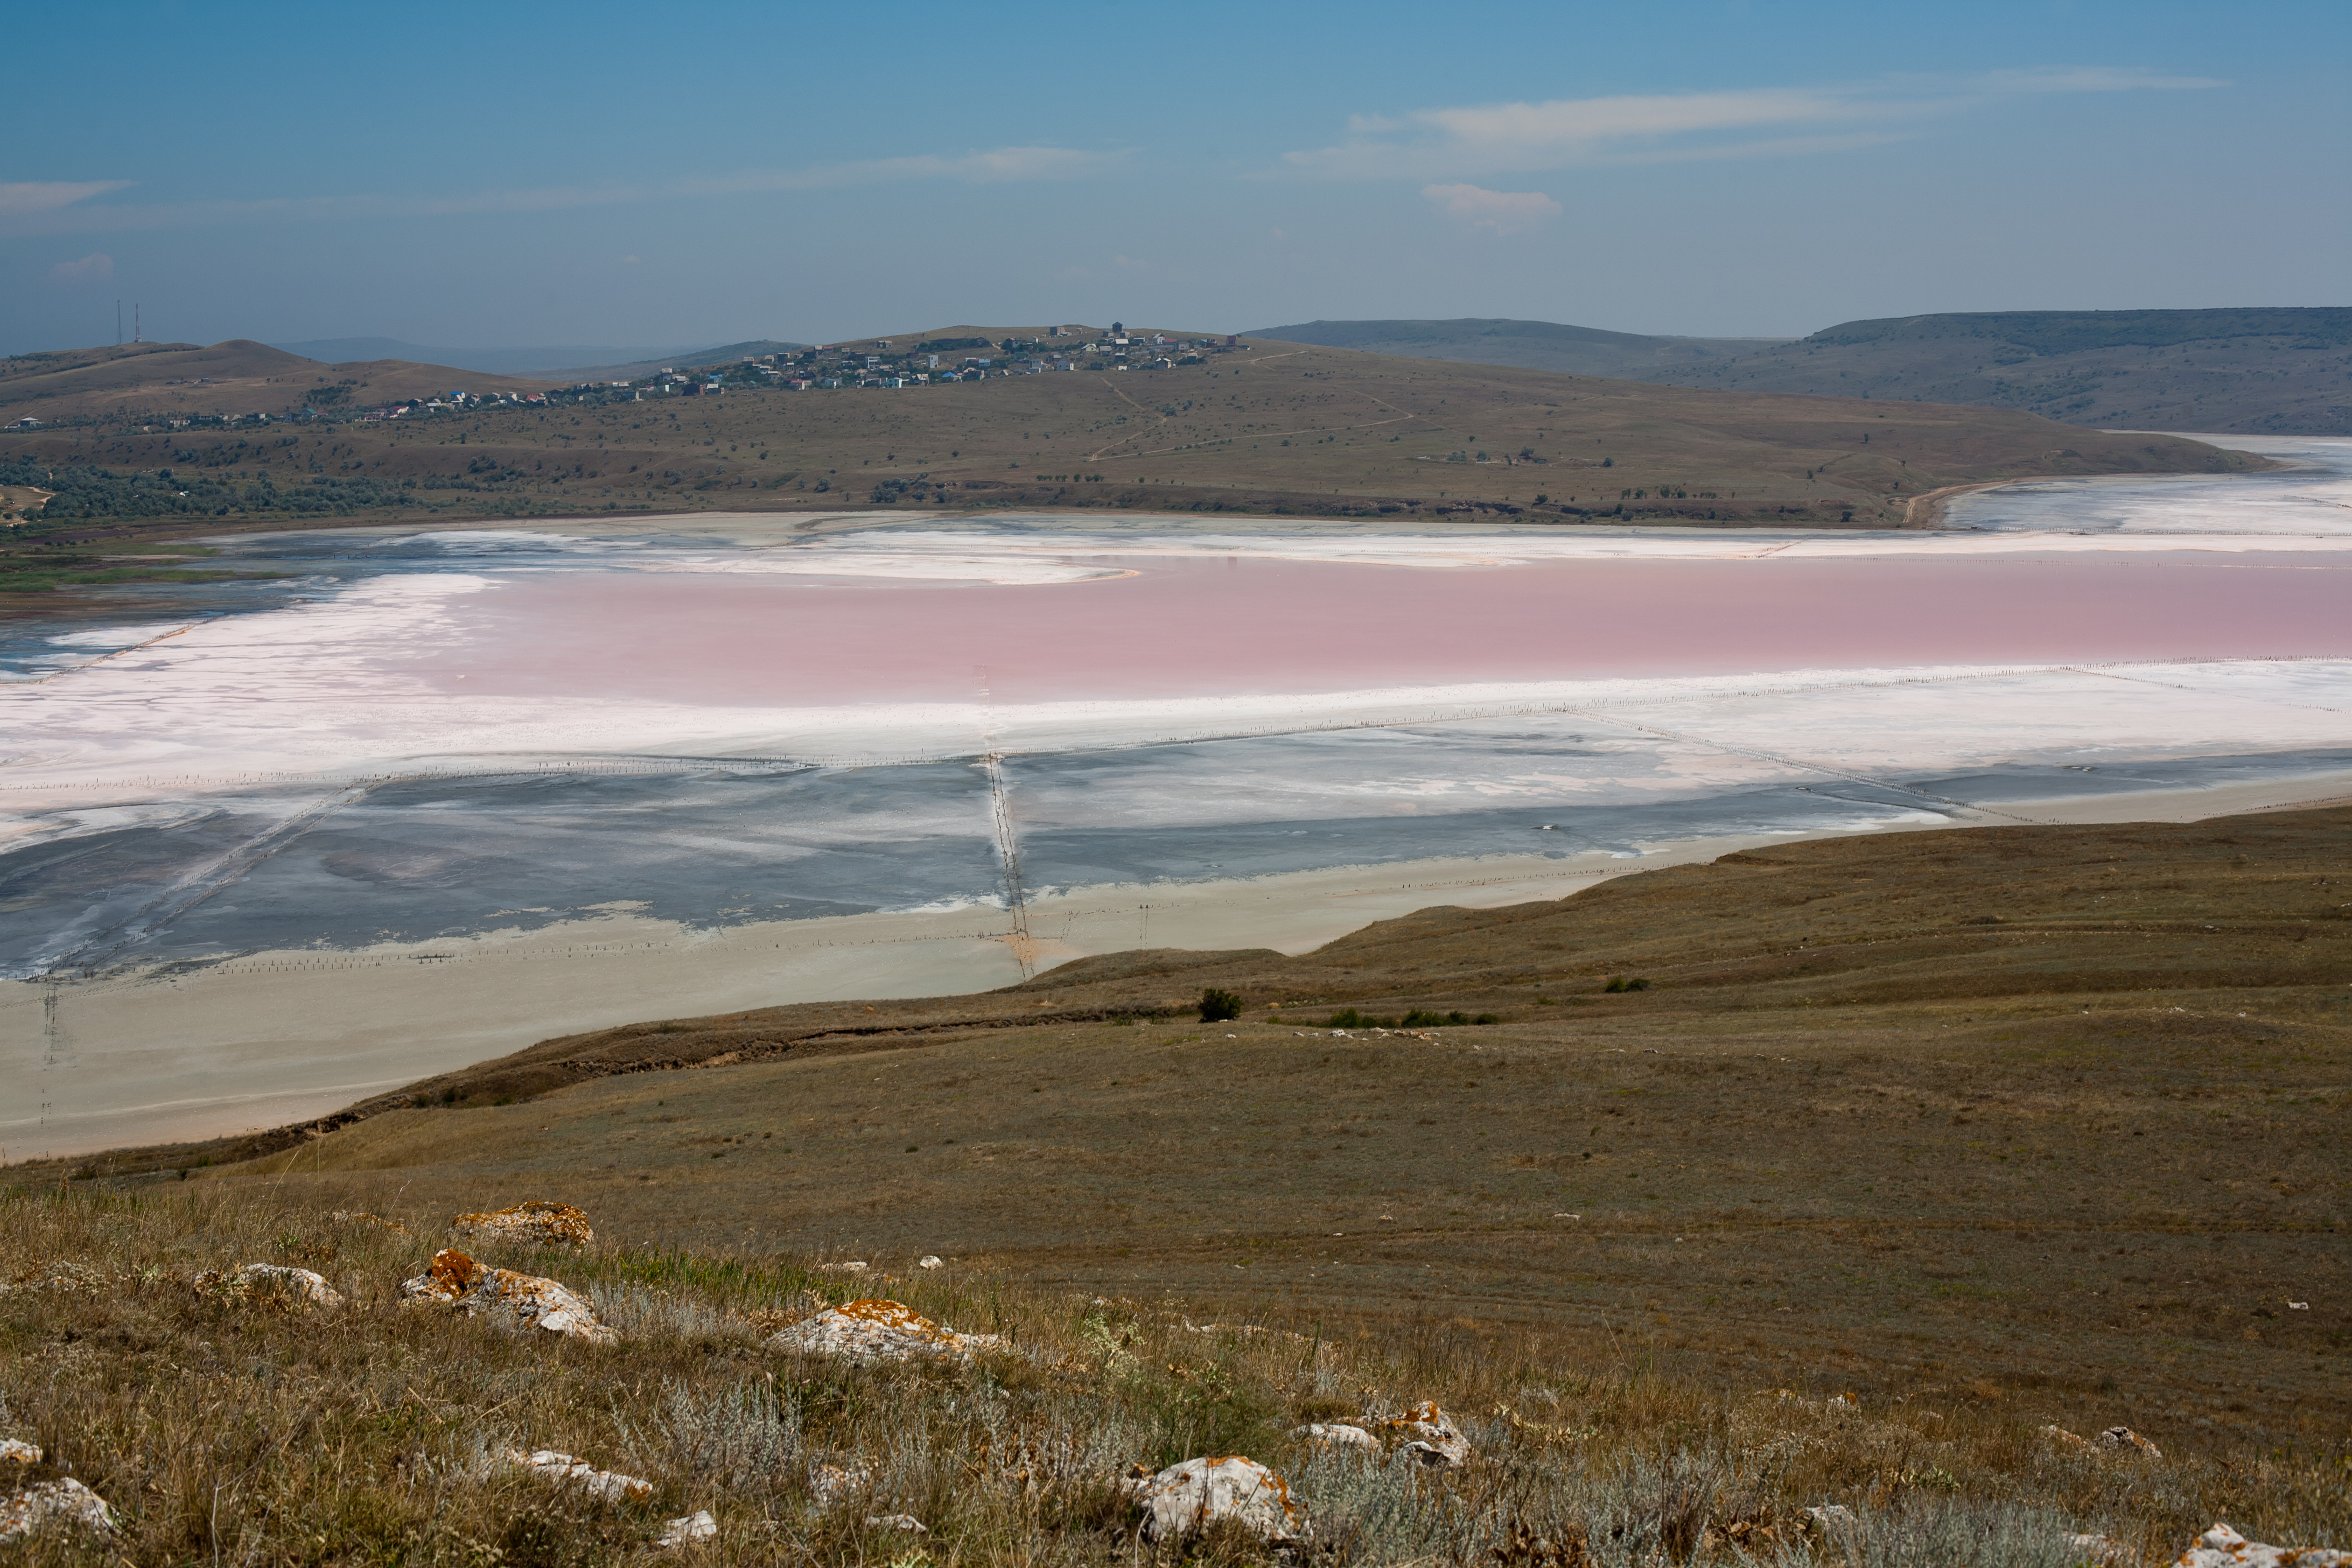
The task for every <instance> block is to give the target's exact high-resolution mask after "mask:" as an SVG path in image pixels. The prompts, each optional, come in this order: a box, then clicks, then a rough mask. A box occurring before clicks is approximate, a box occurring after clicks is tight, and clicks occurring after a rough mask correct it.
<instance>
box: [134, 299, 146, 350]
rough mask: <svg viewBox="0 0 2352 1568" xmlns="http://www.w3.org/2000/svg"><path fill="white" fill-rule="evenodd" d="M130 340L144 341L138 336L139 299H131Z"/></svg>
mask: <svg viewBox="0 0 2352 1568" xmlns="http://www.w3.org/2000/svg"><path fill="white" fill-rule="evenodd" d="M143 341H144V340H142V338H141V337H140V336H139V301H138V300H131V342H134V343H135V342H143Z"/></svg>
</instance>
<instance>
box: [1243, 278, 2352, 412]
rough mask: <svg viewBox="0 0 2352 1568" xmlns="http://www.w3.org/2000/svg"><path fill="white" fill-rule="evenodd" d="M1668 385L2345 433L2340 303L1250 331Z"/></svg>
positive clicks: (2348, 351)
mask: <svg viewBox="0 0 2352 1568" xmlns="http://www.w3.org/2000/svg"><path fill="white" fill-rule="evenodd" d="M1257 335H1259V336H1262V337H1268V338H1276V339H1280V340H1283V341H1285V342H1312V343H1326V344H1330V345H1332V346H1335V347H1344V348H1355V349H1362V350H1364V351H1366V352H1368V353H1381V354H1406V355H1412V356H1413V357H1416V358H1428V359H1440V360H1462V361H1468V362H1471V363H1479V364H1509V365H1520V366H1524V367H1526V368H1528V369H1530V370H1550V371H1562V372H1566V373H1568V374H1575V375H1613V376H1625V377H1629V378H1632V379H1633V380H1638V381H1659V382H1667V383H1671V384H1675V385H1679V386H1705V387H1717V388H1721V389H1724V390H1727V391H1728V390H1735V389H1736V390H1739V391H1745V392H1798V393H1808V394H1813V395H1823V396H1831V397H1863V396H1868V397H1870V398H1872V399H1874V400H1876V399H1882V398H1885V399H1899V400H1902V401H1905V402H1913V401H1918V400H1922V399H1924V400H1925V401H1927V402H1929V403H1959V404H1972V405H1979V406H1984V407H1993V408H2015V409H2022V410H2024V411H2026V412H2028V413H2032V414H2038V415H2041V416H2043V417H2045V418H2049V419H2055V420H2061V421H2063V422H2065V423H2067V424H2070V425H2075V426H2104V427H2106V428H2109V429H2114V428H2118V427H2120V428H2124V429H2131V430H2187V431H2205V432H2214V431H2243V432H2247V433H2249V434H2263V435H2286V434H2302V435H2334V436H2344V435H2352V397H2347V395H2346V392H2345V383H2346V380H2347V372H2352V310H2346V309H2343V308H2341V307H2336V308H2321V309H2288V310H1999V311H1984V312H1979V313H1973V314H1946V315H1927V316H1907V317H1902V318H1897V319H1894V320H1889V321H1845V322H1842V323H1840V324H1839V325H1837V326H1833V327H1824V328H1823V329H1822V330H1821V331H1818V332H1814V333H1812V334H1811V335H1810V336H1807V337H1803V338H1797V339H1788V340H1780V341H1769V340H1761V339H1751V340H1745V341H1743V340H1739V339H1727V338H1667V337H1642V336H1637V335H1635V334H1633V333H1627V332H1603V331H1592V330H1591V329H1590V328H1584V327H1566V326H1560V325H1559V324H1557V323H1555V322H1551V321H1486V320H1475V319H1472V320H1458V321H1307V322H1302V323H1300V324H1299V325H1297V326H1292V327H1274V328H1269V329H1267V330H1266V331H1264V332H1262V333H1259V334H1257Z"/></svg>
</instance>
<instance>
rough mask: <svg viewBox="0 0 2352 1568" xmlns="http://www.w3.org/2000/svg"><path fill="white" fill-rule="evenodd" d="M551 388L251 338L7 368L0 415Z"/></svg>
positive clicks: (9, 362) (153, 412) (272, 408)
mask: <svg viewBox="0 0 2352 1568" xmlns="http://www.w3.org/2000/svg"><path fill="white" fill-rule="evenodd" d="M550 385H551V383H549V382H545V381H534V380H528V379H523V378H519V377H515V376H504V375H488V374H482V373H481V372H478V371H468V370H460V369H457V368H456V367H454V366H451V365H446V364H414V363H409V362H408V361H405V360H397V359H377V360H358V361H345V362H342V363H334V364H328V363H320V361H317V360H311V359H305V358H303V357H302V356H301V355H299V354H293V353H287V352H286V351H285V350H283V349H274V348H271V347H270V346H269V345H268V343H257V342H253V341H252V340H250V339H247V338H232V339H230V340H229V341H228V342H223V343H214V344H212V345H211V346H209V347H203V346H200V345H198V344H195V343H124V344H120V345H117V346H113V347H107V348H94V349H71V350H64V351H60V352H58V353H26V354H11V355H9V356H8V357H7V358H5V359H0V408H5V409H6V410H7V412H8V417H9V419H10V420H11V421H13V420H14V419H16V418H18V417H23V416H31V417H34V418H38V419H41V420H45V421H48V422H51V423H55V422H58V421H64V420H74V419H80V418H93V417H108V416H133V417H144V416H166V417H168V416H173V415H190V416H194V415H215V414H291V413H293V412H295V411H297V410H298V409H300V408H302V407H304V406H305V405H315V406H322V407H343V406H363V405H372V404H380V403H394V402H405V401H407V400H408V399H410V398H416V397H428V396H431V395H435V394H437V393H443V392H449V391H452V390H456V389H460V388H462V389H463V390H465V391H467V392H475V393H489V392H539V391H544V390H546V389H547V388H548V387H549V386H550Z"/></svg>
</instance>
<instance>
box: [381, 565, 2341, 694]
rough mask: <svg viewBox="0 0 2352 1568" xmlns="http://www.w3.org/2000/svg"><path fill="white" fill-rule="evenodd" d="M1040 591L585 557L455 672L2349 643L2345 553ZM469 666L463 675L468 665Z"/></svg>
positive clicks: (495, 595)
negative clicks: (714, 570) (699, 571)
mask: <svg viewBox="0 0 2352 1568" xmlns="http://www.w3.org/2000/svg"><path fill="white" fill-rule="evenodd" d="M1117 564H1121V565H1125V566H1129V567H1132V568H1134V569H1135V572H1136V574H1135V575H1132V576H1127V577H1119V578H1115V579H1110V580H1106V581H1094V582H1085V583H1067V584H1051V585H1045V586H1029V585H1022V586H999V585H992V584H976V585H975V584H897V583H879V582H874V581H870V580H869V581H863V582H855V583H841V582H816V581H811V580H809V579H805V578H793V577H785V576H769V577H753V576H743V577H729V576H685V575H659V574H630V573H611V572H604V571H594V570H588V571H583V572H581V573H578V574H564V575H555V576H548V577H538V578H522V579H516V580H512V581H509V582H505V583H502V584H499V586H498V587H496V588H495V589H493V590H491V591H489V592H488V593H484V594H480V595H472V596H470V597H469V598H467V600H466V601H464V602H463V603H462V604H459V605H456V606H454V608H455V610H456V613H457V616H459V619H460V622H461V626H462V630H461V632H460V635H458V636H457V637H453V638H452V639H450V640H449V641H448V642H446V643H444V644H442V645H440V646H438V647H435V648H431V649H425V650H418V651H416V652H415V653H413V654H411V655H409V656H407V658H406V659H404V662H412V661H413V663H414V664H415V665H416V666H418V667H421V668H422V671H423V673H425V675H426V677H427V678H428V679H431V680H432V681H434V682H436V683H437V684H441V685H444V686H446V688H447V689H451V690H459V689H462V690H464V691H467V692H468V693H470V694H472V695H475V696H484V695H516V696H528V695H534V694H537V695H547V696H556V695H567V694H594V695H603V696H610V697H626V698H638V699H656V700H669V701H678V702H691V703H697V704H703V705H721V706H730V705H782V706H799V705H807V704H826V703H837V702H858V701H889V700H906V701H919V700H969V699H971V697H973V696H975V695H976V694H977V692H978V690H979V689H980V683H981V681H982V679H983V677H982V675H981V674H980V673H979V672H981V671H985V676H984V679H985V682H986V685H987V688H988V689H989V692H990V694H991V695H992V698H993V699H994V700H997V701H999V702H1007V701H1013V702H1020V701H1043V700H1066V699H1084V698H1137V697H1159V696H1220V695H1234V694H1246V693H1273V692H1311V691H1330V690H1345V689H1357V688H1366V687H1386V686H1404V685H1414V686H1418V685H1435V684H1450V683H1454V682H1465V681H1488V680H1494V681H1531V680H1561V679H1584V678H1594V677H1622V676H1656V675H1697V674H1739V673H1748V672H1756V671H1769V670H1781V669H1794V668H1865V667H1882V668H1883V667H1887V666H1907V665H1936V664H2009V663H2018V662H2053V661H2069V662H2070V661H2076V660H2084V661H2088V660H2109V659H2114V660H2133V659H2170V658H2249V657H2276V656H2294V655H2327V656H2336V657H2344V656H2347V655H2352V569H2347V567H2346V566H2344V565H2343V564H2342V563H2341V561H2340V558H2336V557H2319V556H2313V557H2295V556H2280V555H2270V556H2265V557H2263V558H2261V559H2260V560H2259V561H2258V562H2257V561H2250V560H2249V558H2247V557H2243V556H2220V555H2203V554H2190V553H2185V552H2184V553H2179V554H2143V555H2135V556H2132V557H2130V558H2129V559H2127V560H2117V559H2116V558H2115V557H2113V556H2105V557H2084V556H2062V557H2040V558H2035V557H2019V558H2000V557H1994V558H1971V559H1967V560H1936V561H1928V560H1919V559H1909V558H1903V557H1884V558H1860V559H1841V560H1827V561H1821V560H1777V561H1776V560H1765V561H1704V562H1682V561H1674V562H1666V561H1559V562H1544V563H1533V564H1523V565H1514V566H1509V567H1498V568H1492V569H1486V568H1478V569H1464V568H1454V569H1448V570H1432V569H1423V568H1413V567H1396V566H1370V565H1357V564H1340V563H1318V562H1301V561H1284V560H1266V559H1262V558H1251V557H1243V558H1233V559H1227V560H1215V561H1200V560H1186V559H1178V560H1168V559H1161V558H1137V559H1133V560H1129V561H1124V562H1119V563H1117ZM460 675H463V676H465V677H467V680H466V682H465V684H464V686H463V687H462V688H461V687H459V686H458V685H457V677H459V676H460Z"/></svg>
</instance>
